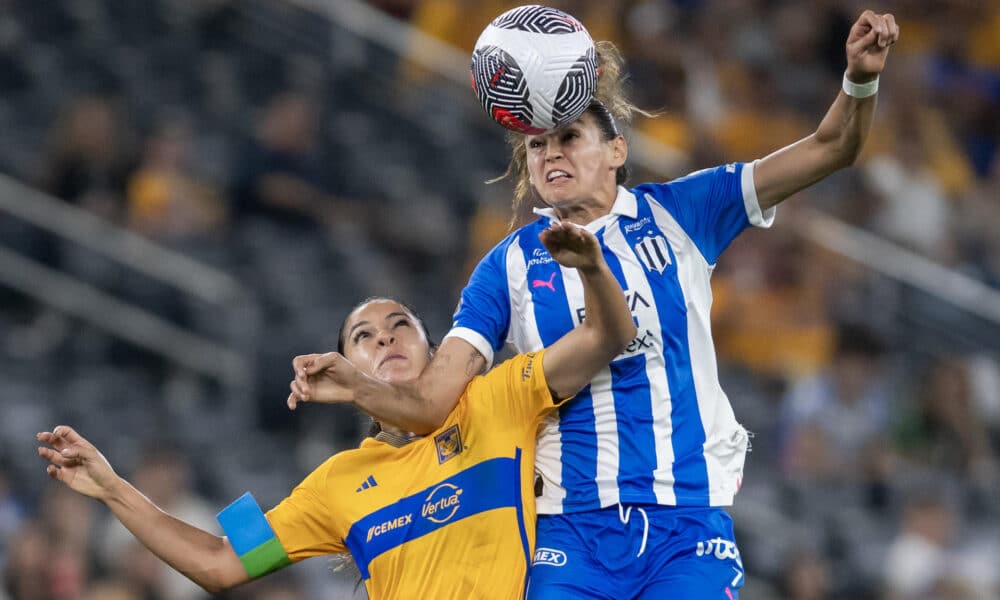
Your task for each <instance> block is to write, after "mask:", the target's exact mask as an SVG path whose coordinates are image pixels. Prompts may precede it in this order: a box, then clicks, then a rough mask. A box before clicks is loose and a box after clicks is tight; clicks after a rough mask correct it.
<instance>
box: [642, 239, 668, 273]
mask: <svg viewBox="0 0 1000 600" xmlns="http://www.w3.org/2000/svg"><path fill="white" fill-rule="evenodd" d="M635 253H636V255H637V256H638V257H639V260H641V261H642V264H643V265H645V267H646V270H647V271H656V272H657V273H659V274H661V275H662V274H663V270H664V269H666V268H667V267H668V266H670V264H671V261H670V250H669V248H668V246H667V239H666V238H665V237H663V236H662V235H657V236H652V235H647V236H646V237H644V238H642V239H641V240H639V243H638V244H636V245H635Z"/></svg>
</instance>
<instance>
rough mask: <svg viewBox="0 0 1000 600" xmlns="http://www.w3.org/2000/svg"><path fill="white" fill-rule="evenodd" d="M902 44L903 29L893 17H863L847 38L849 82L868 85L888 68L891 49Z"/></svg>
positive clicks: (865, 13)
mask: <svg viewBox="0 0 1000 600" xmlns="http://www.w3.org/2000/svg"><path fill="white" fill-rule="evenodd" d="M898 40H899V25H896V18H895V17H893V16H892V15H891V14H889V13H886V14H884V15H879V14H875V13H874V12H872V11H870V10H866V11H865V12H863V13H861V16H860V17H858V20H857V21H855V22H854V25H852V26H851V32H850V33H849V34H848V35H847V78H848V79H850V80H851V81H853V82H854V83H867V82H869V81H871V80H872V79H875V77H877V76H878V74H879V73H881V72H882V70H883V69H884V68H885V59H886V57H887V56H889V47H890V46H892V45H893V44H895V43H896V42H897V41H898Z"/></svg>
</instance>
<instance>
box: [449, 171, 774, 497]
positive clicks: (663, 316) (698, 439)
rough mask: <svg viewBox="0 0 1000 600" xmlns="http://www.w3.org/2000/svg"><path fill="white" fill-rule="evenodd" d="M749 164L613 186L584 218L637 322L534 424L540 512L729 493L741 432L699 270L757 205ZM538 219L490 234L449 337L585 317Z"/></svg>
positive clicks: (539, 328)
mask: <svg viewBox="0 0 1000 600" xmlns="http://www.w3.org/2000/svg"><path fill="white" fill-rule="evenodd" d="M753 168H754V163H746V164H742V163H736V164H728V165H725V166H720V167H716V168H713V169H706V170H703V171H698V172H696V173H692V174H690V175H687V176H685V177H683V178H680V179H676V180H674V181H672V182H670V183H665V184H643V185H639V186H637V187H635V188H633V189H631V190H626V189H625V188H622V187H620V188H618V196H617V198H616V200H615V203H614V205H613V207H612V209H611V212H610V213H609V214H608V215H605V216H603V217H601V218H599V219H597V220H595V221H594V222H592V223H590V224H588V225H587V229H588V230H590V231H591V232H593V233H594V234H595V235H596V236H597V238H598V240H600V242H601V245H602V248H603V249H604V257H605V259H606V260H607V262H608V265H609V266H610V267H611V271H612V272H613V273H614V274H615V277H616V278H617V279H618V282H619V283H620V284H621V286H622V289H623V290H624V292H625V297H626V300H627V302H628V305H629V308H630V309H631V311H632V314H633V316H634V318H635V322H636V325H637V326H638V330H639V334H638V336H637V337H636V338H635V340H633V341H632V343H631V344H629V346H628V348H627V349H626V350H625V352H623V353H622V354H621V355H620V356H618V357H617V358H615V360H614V361H613V362H612V363H611V364H610V365H609V366H608V367H607V368H606V369H604V370H603V371H602V372H601V373H600V374H598V375H597V376H596V377H595V378H594V379H593V381H592V382H591V383H590V385H589V386H588V387H587V388H585V389H584V390H583V391H581V392H580V394H578V395H577V398H576V399H575V400H574V401H572V402H569V403H567V404H565V405H563V406H562V407H561V408H560V409H559V410H558V411H557V412H556V413H553V415H552V416H551V417H549V418H548V419H547V420H546V421H545V423H544V424H543V426H542V427H541V428H540V430H539V437H538V448H537V454H536V460H535V468H536V470H537V471H538V473H539V474H540V476H541V477H542V479H543V482H544V487H543V492H542V495H541V496H540V497H539V498H538V502H537V505H538V512H539V514H555V513H570V512H578V511H584V510H594V509H598V508H603V507H606V506H610V505H613V504H615V503H617V502H622V503H649V504H666V505H680V506H721V505H728V504H731V503H732V501H733V496H734V495H735V494H736V491H737V490H738V488H739V485H740V479H741V477H742V472H743V462H744V456H745V454H746V448H747V434H746V431H745V430H744V429H743V427H742V426H740V424H739V423H738V422H737V421H736V418H735V416H734V415H733V410H732V407H731V406H730V404H729V400H728V398H726V395H725V393H724V392H723V391H722V387H721V385H720V384H719V377H718V369H717V366H716V358H715V348H714V346H713V343H712V334H711V327H710V322H709V311H710V309H711V304H712V291H711V287H710V285H709V278H710V277H711V274H712V270H713V268H714V266H715V262H716V260H717V259H718V257H719V254H720V253H721V252H722V251H723V250H724V249H725V248H726V246H728V245H729V243H730V242H732V240H733V239H734V238H735V237H736V236H737V235H738V234H739V233H740V232H741V231H743V230H744V229H745V228H747V227H748V226H750V225H756V226H761V227H769V226H770V225H771V223H772V222H773V220H774V209H770V210H768V211H766V212H763V213H762V211H761V210H760V206H759V204H758V202H757V195H756V191H755V189H754V185H753ZM538 212H539V214H541V215H542V218H540V219H539V220H537V221H535V222H533V223H530V224H528V225H525V226H524V227H521V228H520V229H518V230H517V231H515V232H513V233H512V234H510V235H509V236H507V238H506V239H504V240H503V241H502V242H500V243H499V244H498V245H497V246H496V247H495V248H493V250H491V251H490V252H489V254H487V255H486V256H485V257H484V258H483V260H482V261H481V262H480V263H479V265H478V266H477V267H476V269H475V271H474V272H473V274H472V277H471V278H470V280H469V283H468V285H467V286H466V288H465V289H464V290H463V291H462V298H461V301H460V303H459V306H458V309H457V311H456V314H455V321H454V325H453V327H452V330H451V331H450V332H449V333H448V335H449V336H457V337H460V338H462V339H465V340H466V341H468V342H470V343H471V344H473V346H475V347H476V348H477V349H479V351H480V352H482V353H483V355H484V356H485V357H486V358H487V361H488V362H492V358H493V353H494V351H495V350H499V349H500V348H502V346H503V344H504V342H509V343H511V344H512V345H513V346H514V348H515V349H516V350H517V351H518V352H528V351H533V350H539V349H541V348H542V347H544V346H548V345H549V344H552V343H553V342H555V341H556V340H558V339H559V338H560V337H561V336H562V335H563V334H565V333H567V332H568V331H570V330H571V329H572V328H573V327H575V326H576V325H577V324H578V323H580V322H581V321H582V320H583V318H584V303H583V288H582V285H581V283H580V278H579V276H578V274H577V272H576V270H575V269H564V268H562V267H561V266H560V265H559V264H558V263H556V262H555V260H554V259H553V258H552V257H551V256H550V255H549V253H548V251H546V249H545V247H544V246H543V245H542V243H541V242H540V241H539V239H538V234H539V233H541V231H542V230H543V229H545V228H546V227H547V226H548V223H549V220H550V218H554V213H553V212H552V211H551V210H542V211H538Z"/></svg>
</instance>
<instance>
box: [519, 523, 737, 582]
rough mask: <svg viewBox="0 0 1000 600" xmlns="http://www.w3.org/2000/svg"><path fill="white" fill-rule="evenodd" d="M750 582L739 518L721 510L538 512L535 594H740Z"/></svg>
mask: <svg viewBox="0 0 1000 600" xmlns="http://www.w3.org/2000/svg"><path fill="white" fill-rule="evenodd" d="M644 517H645V518H644ZM742 586H743V561H742V560H741V559H740V552H739V549H738V548H737V547H736V539H735V537H734V535H733V521H732V519H731V518H730V517H729V515H728V514H727V513H726V512H725V511H724V510H722V509H721V508H712V507H704V508H703V507H675V506H655V505H625V506H619V505H615V506H612V507H609V508H604V509H601V510H595V511H588V512H580V513H573V514H568V515H539V516H538V541H537V543H536V549H535V555H534V559H533V560H532V566H531V573H530V576H529V579H528V593H527V598H528V600H562V599H565V598H606V599H607V600H623V599H625V600H654V599H655V600H663V599H671V600H674V599H676V600H687V599H689V598H690V599H693V600H711V599H713V598H718V599H720V600H737V599H738V598H739V589H740V588H741V587H742Z"/></svg>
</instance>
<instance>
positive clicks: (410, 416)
mask: <svg viewBox="0 0 1000 600" xmlns="http://www.w3.org/2000/svg"><path fill="white" fill-rule="evenodd" d="M420 390H421V388H420V386H419V385H418V384H416V383H408V384H391V383H386V382H384V381H379V380H378V379H375V378H373V377H367V376H366V377H365V378H364V379H363V380H362V381H361V383H360V384H359V385H358V386H357V387H356V388H355V390H354V404H355V406H357V407H358V408H360V409H361V410H363V411H365V412H366V413H368V414H369V415H371V416H372V418H374V419H375V420H376V421H379V422H381V423H385V424H389V425H392V426H394V427H398V428H399V429H402V430H403V431H412V432H413V433H420V434H423V433H430V432H431V431H433V430H435V429H437V427H438V425H440V423H443V422H444V418H441V420H440V421H438V420H437V414H438V411H436V410H435V409H434V401H433V399H430V398H426V397H424V396H423V395H422V394H421V391H420ZM445 414H446V415H447V413H445Z"/></svg>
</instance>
